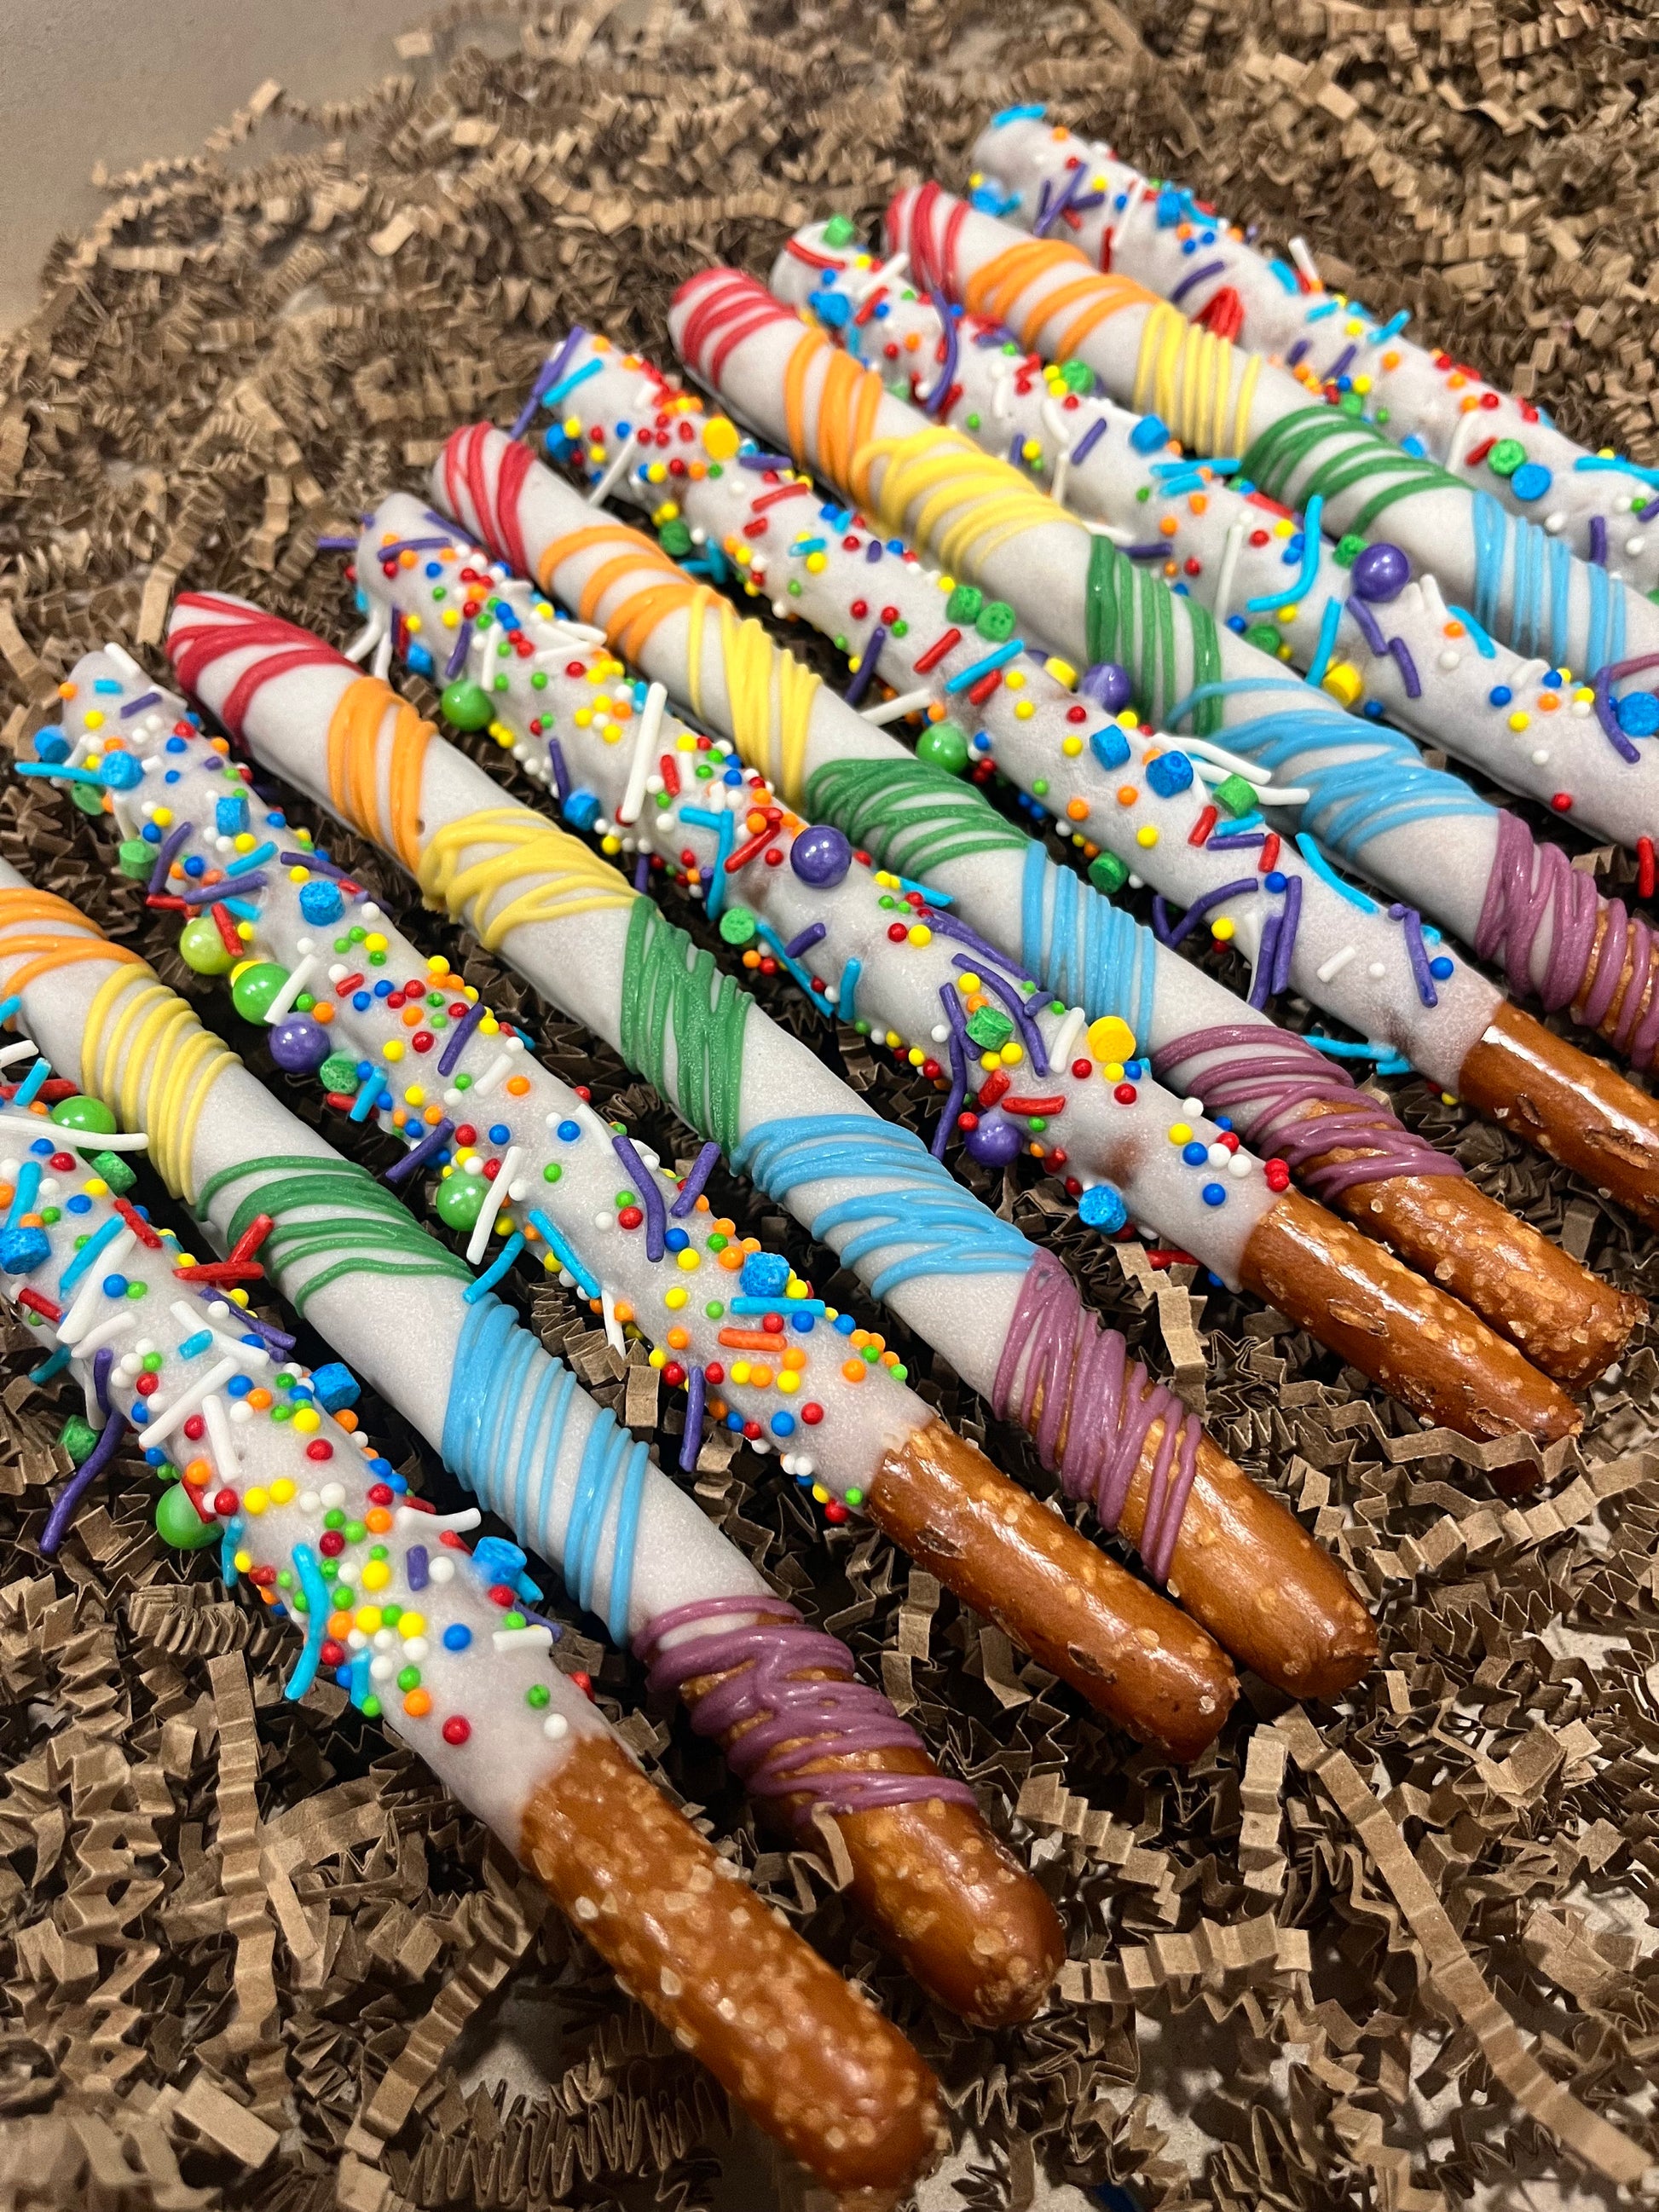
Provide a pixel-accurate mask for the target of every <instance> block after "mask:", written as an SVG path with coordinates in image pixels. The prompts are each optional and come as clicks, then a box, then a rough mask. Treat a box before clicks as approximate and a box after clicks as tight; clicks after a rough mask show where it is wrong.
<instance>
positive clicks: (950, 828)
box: [806, 759, 1030, 878]
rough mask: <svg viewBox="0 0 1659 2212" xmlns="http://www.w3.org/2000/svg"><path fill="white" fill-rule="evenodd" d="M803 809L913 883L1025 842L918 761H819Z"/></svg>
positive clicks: (976, 796)
mask: <svg viewBox="0 0 1659 2212" xmlns="http://www.w3.org/2000/svg"><path fill="white" fill-rule="evenodd" d="M806 805H807V810H808V811H809V812H810V813H811V816H812V817H813V818H814V819H815V820H817V821H827V822H834V823H837V824H838V825H839V826H840V827H841V828H842V829H843V830H844V831H845V832H846V834H847V836H848V837H850V838H851V839H852V841H853V842H854V844H855V845H860V846H862V847H864V848H866V850H868V851H869V852H870V853H872V854H873V855H874V856H875V858H876V859H878V860H880V861H881V862H882V863H883V864H884V866H887V867H890V868H892V869H894V870H895V871H896V872H897V873H899V874H900V875H904V876H913V877H916V878H925V877H926V876H927V875H928V874H929V873H930V872H932V871H933V870H934V869H938V868H943V867H945V866H949V864H950V863H951V861H953V860H976V859H978V858H979V856H980V855H981V854H985V853H1017V852H1018V850H1019V848H1021V846H1022V845H1024V844H1027V843H1028V842H1030V841H1029V840H1028V839H1027V838H1026V837H1025V836H1024V835H1023V833H1022V832H1021V831H1019V830H1018V829H1015V828H1014V827H1013V825H1012V823H1007V822H1005V821H1004V820H1003V819H1002V817H1001V816H1000V814H998V813H997V811H996V810H995V809H994V807H993V806H992V805H991V804H990V802H989V801H988V800H987V799H986V798H985V796H984V795H983V793H981V792H978V791H975V790H974V789H972V788H971V787H968V786H966V785H964V784H963V783H962V782H961V781H959V780H958V779H957V777H956V776H953V775H951V774H950V773H949V771H948V770H947V769H939V768H934V767H933V766H931V765H930V764H929V763H927V762H926V761H893V760H881V759H876V760H856V759H847V760H835V761H826V762H825V763H823V766H822V767H821V768H819V769H815V770H814V772H813V775H812V780H811V783H810V785H809V786H808V787H807V793H806Z"/></svg>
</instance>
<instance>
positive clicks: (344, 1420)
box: [334, 1406, 357, 1436]
mask: <svg viewBox="0 0 1659 2212" xmlns="http://www.w3.org/2000/svg"><path fill="white" fill-rule="evenodd" d="M334 1418H335V1419H336V1421H337V1422H338V1424H339V1425H340V1426H341V1427H342V1428H343V1430H344V1431H345V1432H346V1434H347V1435H348V1436H350V1435H351V1434H352V1432H353V1431H354V1430H355V1429H356V1426H357V1416H356V1414H355V1413H353V1412H352V1410H351V1408H350V1407H349V1406H346V1407H342V1409H341V1410H340V1412H339V1413H337V1414H336V1415H335V1416H334Z"/></svg>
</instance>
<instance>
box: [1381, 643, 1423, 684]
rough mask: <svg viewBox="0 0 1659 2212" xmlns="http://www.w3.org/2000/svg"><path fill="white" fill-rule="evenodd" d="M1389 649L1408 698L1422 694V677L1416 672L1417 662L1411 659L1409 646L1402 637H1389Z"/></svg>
mask: <svg viewBox="0 0 1659 2212" xmlns="http://www.w3.org/2000/svg"><path fill="white" fill-rule="evenodd" d="M1389 652H1390V653H1392V654H1393V655H1394V660H1395V666H1396V667H1397V668H1398V669H1399V671H1400V680H1401V683H1402V684H1404V685H1405V687H1406V696H1407V698H1408V699H1420V698H1421V697H1422V696H1423V679H1422V678H1421V677H1420V676H1419V674H1418V672H1417V663H1416V662H1415V661H1414V660H1413V659H1412V651H1411V647H1409V646H1408V645H1407V642H1406V641H1405V639H1404V638H1403V637H1391V638H1390V639H1389Z"/></svg>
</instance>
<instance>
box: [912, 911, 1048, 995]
mask: <svg viewBox="0 0 1659 2212" xmlns="http://www.w3.org/2000/svg"><path fill="white" fill-rule="evenodd" d="M919 919H922V920H925V921H926V922H927V927H928V928H929V929H931V930H932V931H933V934H934V936H935V937H948V938H950V939H951V940H952V941H953V942H954V943H956V944H957V945H966V946H967V947H968V950H969V951H970V952H971V953H973V954H974V955H975V958H974V959H973V960H960V959H957V960H952V962H951V966H952V967H953V968H971V967H975V966H980V965H984V964H987V963H988V964H989V965H990V966H992V967H994V968H1000V969H1002V970H1003V971H1004V973H1005V974H1006V975H1015V976H1018V978H1019V979H1020V981H1022V982H1026V983H1035V982H1036V980H1037V979H1036V976H1035V975H1031V974H1030V972H1029V971H1028V970H1027V969H1024V968H1022V967H1021V966H1020V964H1019V963H1018V960H1012V959H1010V958H1009V957H1008V955H1007V954H1006V952H999V951H998V950H997V948H996V946H995V945H987V943H986V942H985V939H983V938H982V937H981V936H980V934H979V933H978V932H977V931H976V930H974V929H970V928H969V926H968V924H967V923H966V922H965V921H963V919H962V917H961V916H960V915H955V914H950V913H947V912H945V909H944V908H937V907H931V906H924V907H923V908H922V910H921V916H920V917H919Z"/></svg>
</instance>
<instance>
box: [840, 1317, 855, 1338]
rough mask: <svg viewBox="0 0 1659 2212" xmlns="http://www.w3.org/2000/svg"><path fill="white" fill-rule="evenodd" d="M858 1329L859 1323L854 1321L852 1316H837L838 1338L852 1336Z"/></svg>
mask: <svg viewBox="0 0 1659 2212" xmlns="http://www.w3.org/2000/svg"><path fill="white" fill-rule="evenodd" d="M857 1327H858V1323H857V1322H855V1321H854V1318H853V1316H852V1315H851V1314H837V1315H836V1334H837V1335H838V1336H851V1334H853V1331H854V1329H855V1328H857Z"/></svg>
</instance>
